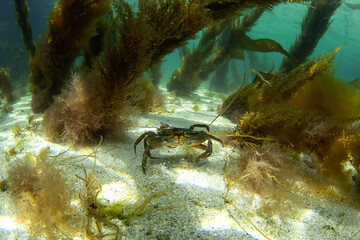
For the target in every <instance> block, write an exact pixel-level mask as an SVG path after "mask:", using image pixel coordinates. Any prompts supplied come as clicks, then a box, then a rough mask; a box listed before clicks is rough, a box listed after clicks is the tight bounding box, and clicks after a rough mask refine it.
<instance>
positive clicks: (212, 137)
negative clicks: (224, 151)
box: [208, 135, 224, 147]
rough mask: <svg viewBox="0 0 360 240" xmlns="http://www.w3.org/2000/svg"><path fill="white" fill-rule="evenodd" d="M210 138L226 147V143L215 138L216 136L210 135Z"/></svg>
mask: <svg viewBox="0 0 360 240" xmlns="http://www.w3.org/2000/svg"><path fill="white" fill-rule="evenodd" d="M208 136H209V138H211V139H214V140H215V141H218V142H220V143H221V145H222V146H223V147H224V143H223V142H222V140H221V139H220V138H217V137H214V136H212V135H208Z"/></svg>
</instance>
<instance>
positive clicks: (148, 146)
mask: <svg viewBox="0 0 360 240" xmlns="http://www.w3.org/2000/svg"><path fill="white" fill-rule="evenodd" d="M196 127H197V128H205V129H206V130H207V131H209V126H208V125H205V124H195V125H192V126H190V127H189V128H176V127H171V126H169V125H168V124H162V125H161V126H160V128H158V129H157V132H151V131H149V132H146V133H144V134H142V135H141V136H140V137H139V138H138V139H137V140H136V141H135V143H134V151H135V155H136V146H137V145H138V144H139V143H140V142H141V141H142V140H143V139H144V154H143V159H142V170H143V173H144V174H146V162H147V158H155V157H152V156H151V154H150V150H153V149H160V148H175V147H177V146H191V147H195V148H199V149H202V150H205V152H203V153H202V154H200V155H199V156H198V157H196V159H195V162H198V161H200V160H202V159H205V158H207V157H209V156H210V155H211V154H212V141H211V139H213V140H216V141H218V142H220V143H221V145H222V146H224V144H223V142H222V141H221V139H219V138H217V137H214V136H212V135H210V134H207V133H206V132H205V131H195V130H194V128H196ZM205 141H208V144H207V146H206V145H204V144H203V142H205Z"/></svg>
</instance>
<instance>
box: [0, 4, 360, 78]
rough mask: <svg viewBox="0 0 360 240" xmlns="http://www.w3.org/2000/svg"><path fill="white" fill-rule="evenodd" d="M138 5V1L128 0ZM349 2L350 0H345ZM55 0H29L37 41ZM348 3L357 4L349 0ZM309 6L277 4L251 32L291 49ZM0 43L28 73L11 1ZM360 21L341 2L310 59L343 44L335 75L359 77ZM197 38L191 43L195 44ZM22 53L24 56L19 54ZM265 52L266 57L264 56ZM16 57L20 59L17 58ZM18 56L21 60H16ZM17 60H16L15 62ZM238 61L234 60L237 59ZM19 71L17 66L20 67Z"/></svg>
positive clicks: (267, 61)
mask: <svg viewBox="0 0 360 240" xmlns="http://www.w3.org/2000/svg"><path fill="white" fill-rule="evenodd" d="M129 2H130V3H131V4H133V5H136V4H135V1H129ZM345 2H348V1H345ZM54 3H55V1H54V0H49V1H46V0H35V1H29V2H28V4H29V8H30V9H31V10H30V12H29V20H30V21H31V23H32V26H33V33H34V40H35V41H36V42H37V41H38V39H39V37H40V36H41V34H42V33H43V32H44V31H45V29H46V27H47V21H48V16H49V13H50V11H51V10H52V9H53V6H54ZM349 3H355V4H356V1H354V2H351V1H349ZM306 9H307V6H306V5H302V4H282V5H280V6H276V7H274V9H273V10H272V11H268V12H265V13H264V14H263V15H262V16H261V18H260V19H259V21H258V23H257V24H256V26H254V27H253V28H252V30H251V32H250V33H249V35H250V36H251V37H253V38H270V39H273V40H275V41H277V42H278V43H280V44H281V45H282V46H283V48H284V49H289V47H290V46H291V44H292V43H293V42H294V40H295V39H296V37H297V36H298V34H299V33H300V32H301V27H300V25H301V21H302V18H303V16H304V14H305V12H306ZM0 11H1V16H0V26H1V27H0V31H1V35H0V42H1V55H0V57H1V59H0V63H1V64H0V65H1V66H5V67H6V66H7V67H10V66H11V68H12V69H14V71H13V72H14V73H13V78H14V79H15V81H16V80H17V78H19V77H20V76H19V74H21V73H22V74H24V73H26V69H27V68H26V64H27V58H26V57H25V56H24V55H26V51H25V49H24V46H23V43H22V40H21V37H20V36H21V35H20V30H19V27H18V26H17V25H16V18H15V11H14V7H13V3H12V2H11V1H3V2H1V3H0ZM359 21H360V14H359V10H358V9H351V8H350V7H348V6H347V5H345V4H342V5H341V6H340V7H339V8H338V9H337V10H336V12H335V13H334V15H333V17H332V23H331V25H330V27H329V29H328V30H327V31H326V33H325V35H324V36H323V37H322V38H321V40H320V42H319V43H318V45H317V47H316V48H315V50H314V52H313V54H312V55H311V57H310V58H313V57H315V56H318V55H319V54H320V53H322V52H324V51H327V50H330V49H335V48H337V47H339V46H342V45H344V48H343V49H341V50H340V52H339V53H338V54H337V56H336V59H335V61H334V65H335V67H336V74H337V75H338V76H339V77H340V78H342V79H344V80H347V81H352V80H354V79H355V78H357V77H358V76H359V71H360V70H359V68H358V67H357V66H359V64H360V58H359V56H360V47H359V32H360V26H359V24H357V23H358V22H359ZM197 42H198V41H196V40H194V41H191V42H190V43H189V45H190V46H191V44H196V43H197ZM256 54H258V55H260V56H259V58H260V59H261V58H264V60H263V62H262V63H263V66H258V67H259V68H260V69H259V70H270V69H271V68H272V67H275V69H277V68H278V67H279V65H280V63H281V61H282V59H283V56H282V55H281V54H279V53H265V54H261V53H256ZM20 55H21V56H20ZM262 55H264V56H262ZM16 57H17V58H16ZM14 58H16V59H17V60H19V61H16V60H14ZM15 61H16V62H15ZM234 61H235V60H234ZM236 64H237V65H238V68H239V69H240V70H242V71H245V70H246V69H247V68H249V67H254V66H253V65H251V62H249V61H248V60H245V61H236ZM179 66H180V57H179V54H178V53H177V52H174V53H172V54H169V55H168V56H166V58H165V63H164V64H163V65H162V71H163V78H162V82H163V83H164V84H166V82H167V81H168V79H169V78H170V77H171V74H172V73H173V69H175V68H177V67H179ZM21 67H22V69H20V71H17V70H16V69H18V68H21Z"/></svg>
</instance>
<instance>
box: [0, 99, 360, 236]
mask: <svg viewBox="0 0 360 240" xmlns="http://www.w3.org/2000/svg"><path fill="white" fill-rule="evenodd" d="M30 99H31V96H30V95H28V96H25V97H22V98H21V99H20V101H18V102H17V103H15V104H13V105H12V106H13V107H14V110H13V111H12V112H11V113H10V114H6V113H1V115H0V116H1V117H0V141H1V142H2V144H1V148H0V149H1V151H2V152H3V153H5V152H6V151H8V150H9V149H10V148H12V147H14V146H15V145H16V143H17V142H18V141H19V137H14V136H13V134H12V133H11V131H10V129H12V128H13V126H14V124H19V125H20V126H22V127H24V126H26V125H27V124H28V123H27V115H28V114H31V110H30V106H29V102H30ZM167 101H168V102H167V105H166V108H167V110H168V113H162V114H146V115H143V116H141V117H140V118H139V121H138V123H137V126H135V127H134V128H133V129H131V130H129V132H128V134H127V140H126V141H125V142H118V143H109V142H106V141H105V142H104V143H103V144H102V145H101V147H100V149H99V152H98V154H97V165H96V168H95V172H96V175H97V178H98V179H99V181H100V182H101V184H102V187H103V191H102V192H101V194H100V196H99V198H100V199H101V200H102V201H103V202H116V201H123V202H126V201H127V202H129V201H130V202H131V201H132V202H134V201H135V200H134V199H136V198H138V197H139V196H140V195H141V194H143V193H144V191H145V189H146V188H147V187H150V189H149V192H148V193H147V194H150V193H154V192H158V191H164V190H165V191H167V193H168V194H167V195H166V196H165V197H162V198H160V199H157V202H158V203H159V202H163V203H169V202H170V201H172V200H175V201H174V202H172V203H171V206H173V207H176V206H183V203H185V207H182V208H175V209H169V210H162V211H153V212H152V213H149V214H145V215H143V216H138V217H135V218H133V219H132V220H131V221H130V225H129V226H125V225H124V224H123V223H122V222H121V221H119V220H118V221H115V220H113V222H114V223H117V224H118V225H119V226H120V228H121V231H122V233H123V235H122V236H123V238H124V239H265V237H263V236H262V235H261V234H260V233H259V232H258V231H257V230H256V229H255V228H254V227H253V226H252V225H251V224H250V223H249V222H248V221H247V220H246V219H245V218H244V217H243V216H242V215H241V214H240V213H239V212H238V211H236V210H235V209H234V208H233V207H232V206H230V205H229V204H225V203H224V194H225V191H226V184H225V182H224V177H223V175H224V158H226V157H225V155H226V154H234V153H232V152H231V149H227V148H223V147H221V145H220V144H219V143H217V142H216V141H213V147H214V149H213V154H212V155H211V156H210V157H208V158H207V159H205V160H202V161H200V162H198V163H192V162H190V161H189V156H187V155H186V154H184V149H183V148H174V149H163V150H153V151H152V155H153V156H155V157H160V158H159V159H149V160H148V164H147V174H146V175H144V174H143V172H142V168H141V159H142V153H143V144H142V142H141V143H140V144H139V145H138V148H137V151H138V155H137V156H135V154H134V151H133V144H134V142H135V140H136V139H137V138H138V137H139V136H140V135H141V134H142V133H144V132H146V131H155V128H156V127H159V126H160V123H161V122H162V123H167V124H170V125H174V126H176V127H182V128H188V127H189V126H191V125H193V124H198V123H204V124H208V123H210V122H211V120H212V119H213V117H214V116H216V107H217V105H218V104H219V103H220V102H221V100H220V99H216V98H214V99H213V98H208V97H205V96H204V95H203V94H202V93H199V98H198V99H197V101H195V100H194V102H191V101H190V100H180V99H173V98H172V97H170V96H168V99H167ZM180 101H181V103H180ZM194 104H197V106H198V107H199V108H200V111H199V112H197V113H196V112H189V111H187V110H185V109H184V108H186V109H188V110H191V109H192V108H193V106H194ZM181 106H182V107H181ZM205 114H206V115H205ZM145 127H146V128H145ZM149 127H153V128H149ZM233 127H234V125H233V124H231V123H230V121H228V120H226V119H224V118H219V119H218V120H217V121H216V122H215V123H214V124H213V125H212V126H211V129H210V132H212V133H220V132H224V130H225V129H229V128H233ZM199 130H200V129H199ZM24 134H25V137H24V139H26V141H25V142H24V143H23V144H22V148H23V149H22V151H21V153H20V154H18V155H17V156H16V157H18V158H21V156H22V154H23V153H25V152H32V153H36V152H38V151H39V150H40V149H42V148H43V147H46V146H49V147H50V150H51V154H52V155H55V154H56V153H59V152H62V151H64V150H66V149H68V147H69V145H66V144H61V145H59V144H54V143H51V142H48V141H46V138H45V137H44V136H43V134H42V133H41V128H39V130H38V131H37V134H36V135H35V134H31V133H30V132H29V131H25V132H24ZM201 152H202V151H201V150H197V154H200V153H201ZM89 153H91V149H89V148H82V149H77V150H71V151H69V152H68V153H66V154H65V155H66V156H76V155H81V154H89ZM195 156H196V155H193V156H190V158H194V157H195ZM16 157H15V156H14V157H10V162H7V161H5V157H4V154H1V157H0V158H1V159H0V164H1V168H0V173H1V178H2V179H5V178H6V177H7V169H8V167H9V165H10V164H12V163H14V162H15V161H16ZM82 164H84V166H85V167H86V168H87V169H88V170H89V171H91V168H92V164H93V159H92V158H88V159H86V160H84V161H83V162H82ZM60 167H65V168H66V172H67V173H68V174H69V176H70V177H71V179H72V180H73V181H74V182H75V183H74V188H75V189H76V190H77V191H79V190H80V189H81V187H82V182H81V181H80V180H79V179H77V178H76V177H75V174H77V175H80V176H83V172H82V168H81V164H80V163H75V164H73V165H61V166H60ZM174 195H175V196H176V197H175V196H174ZM0 196H1V198H0V199H1V200H0V201H1V202H0V239H24V238H27V237H28V235H27V233H26V230H24V229H26V228H25V227H23V226H21V225H19V224H17V223H16V222H15V220H14V219H15V218H14V214H15V211H14V209H12V205H11V203H10V199H9V194H8V192H7V191H5V192H0ZM229 198H230V199H232V200H234V205H235V206H237V207H238V208H239V209H240V210H241V211H243V212H244V213H245V214H246V216H247V217H248V218H249V219H250V220H251V221H252V222H253V224H254V225H255V226H256V227H257V228H258V229H259V230H261V231H262V232H263V233H264V234H265V235H266V236H267V237H268V238H269V239H350V238H351V239H360V233H359V234H357V232H358V231H359V230H360V225H359V219H360V218H359V217H360V216H359V211H358V208H357V207H356V206H355V205H351V204H349V203H342V202H341V201H335V200H333V201H331V200H329V199H321V198H315V197H306V198H305V197H304V199H303V201H304V205H303V206H302V207H301V209H300V211H299V212H298V213H297V214H294V215H292V216H290V217H287V218H283V217H279V216H277V215H275V216H273V217H271V218H266V217H263V215H262V214H258V212H257V211H258V209H259V207H260V206H261V202H262V199H261V198H260V197H258V196H252V195H249V194H245V193H244V192H242V191H241V186H240V187H239V188H234V189H232V190H231V191H230V195H229ZM109 230H111V229H109Z"/></svg>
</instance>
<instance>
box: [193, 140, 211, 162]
mask: <svg viewBox="0 0 360 240" xmlns="http://www.w3.org/2000/svg"><path fill="white" fill-rule="evenodd" d="M199 145H202V144H199ZM203 146H205V145H203ZM211 154H212V141H211V139H210V138H208V145H207V148H206V151H205V152H203V153H202V154H200V155H199V156H198V157H197V158H196V159H195V162H198V161H200V160H202V159H205V158H207V157H208V156H210V155H211Z"/></svg>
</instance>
